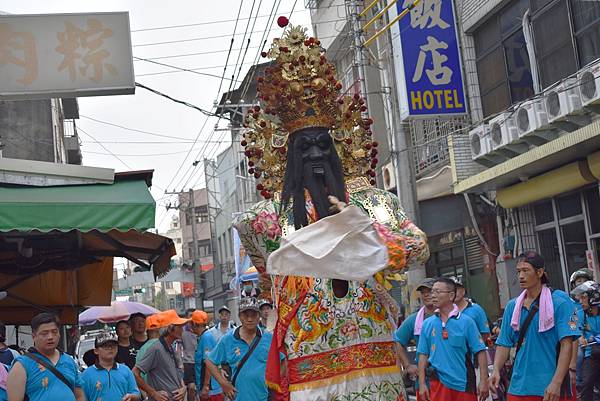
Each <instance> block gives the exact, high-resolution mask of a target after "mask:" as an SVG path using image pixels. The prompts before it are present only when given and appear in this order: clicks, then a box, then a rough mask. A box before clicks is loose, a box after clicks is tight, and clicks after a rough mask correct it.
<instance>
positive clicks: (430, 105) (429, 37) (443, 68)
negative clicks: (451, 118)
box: [396, 0, 467, 116]
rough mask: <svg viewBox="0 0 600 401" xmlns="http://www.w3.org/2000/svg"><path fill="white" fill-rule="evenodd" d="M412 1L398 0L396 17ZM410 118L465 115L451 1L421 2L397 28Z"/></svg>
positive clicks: (427, 0)
mask: <svg viewBox="0 0 600 401" xmlns="http://www.w3.org/2000/svg"><path fill="white" fill-rule="evenodd" d="M412 3H413V0H399V1H398V2H397V3H396V4H397V8H398V14H399V13H400V12H401V11H402V10H403V9H405V8H407V7H409V6H410V5H411V4H412ZM398 26H399V29H400V41H401V45H402V63H403V65H404V79H405V82H406V96H407V102H408V111H409V115H411V116H431V115H455V114H464V113H466V112H467V109H466V106H465V104H466V102H465V93H464V86H463V77H462V68H461V63H460V52H459V46H458V38H457V32H456V23H455V20H454V8H453V1H452V0H443V1H442V0H422V1H420V2H419V3H418V4H417V5H416V6H415V7H414V8H413V9H412V10H411V11H410V13H409V15H407V16H405V17H404V18H402V19H401V20H400V22H399V24H398Z"/></svg>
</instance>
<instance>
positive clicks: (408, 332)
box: [393, 312, 430, 348]
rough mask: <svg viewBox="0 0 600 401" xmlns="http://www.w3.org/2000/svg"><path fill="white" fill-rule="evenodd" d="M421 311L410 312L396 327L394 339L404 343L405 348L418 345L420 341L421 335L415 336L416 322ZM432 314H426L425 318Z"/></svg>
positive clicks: (401, 343)
mask: <svg viewBox="0 0 600 401" xmlns="http://www.w3.org/2000/svg"><path fill="white" fill-rule="evenodd" d="M418 313H419V312H415V313H412V314H410V315H409V316H408V317H407V318H406V319H405V320H404V321H403V322H402V324H401V325H400V327H398V329H396V331H395V332H394V336H393V337H394V341H395V342H397V343H399V344H400V345H402V346H403V347H404V348H406V347H408V346H409V345H415V346H416V345H417V344H418V343H419V336H415V322H416V321H417V314H418ZM429 316H430V315H427V314H426V315H425V319H427V318H428V317H429Z"/></svg>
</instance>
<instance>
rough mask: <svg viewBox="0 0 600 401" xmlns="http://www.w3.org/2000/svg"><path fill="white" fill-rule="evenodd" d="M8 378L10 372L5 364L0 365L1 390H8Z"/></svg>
mask: <svg viewBox="0 0 600 401" xmlns="http://www.w3.org/2000/svg"><path fill="white" fill-rule="evenodd" d="M7 377H8V371H7V370H6V368H5V367H4V365H3V364H1V363H0V388H2V389H4V390H6V378H7Z"/></svg>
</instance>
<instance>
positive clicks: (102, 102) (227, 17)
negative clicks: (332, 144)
mask: <svg viewBox="0 0 600 401" xmlns="http://www.w3.org/2000/svg"><path fill="white" fill-rule="evenodd" d="M277 3H278V2H277V0H262V1H261V0H255V1H253V0H244V1H243V3H241V0H219V1H213V0H203V1H190V0H188V1H180V0H170V1H157V0H144V1H142V0H137V1H128V0H85V1H81V0H0V10H1V11H4V12H7V13H11V14H44V13H65V12H68V13H75V12H102V11H103V12H106V11H128V12H129V18H130V24H131V30H132V33H131V36H132V44H133V55H134V57H140V58H146V59H150V58H152V59H155V60H154V61H156V62H160V63H165V64H170V65H174V66H177V67H181V68H186V69H199V68H201V69H200V70H198V72H200V73H207V74H213V75H217V76H218V77H211V76H206V75H200V74H195V73H190V72H175V73H164V72H169V71H176V70H174V69H173V68H169V67H164V66H160V65H155V64H151V63H148V62H145V61H135V63H134V69H135V75H136V82H139V83H142V84H144V85H146V86H148V87H151V88H154V89H157V90H159V91H161V92H163V93H165V94H168V95H170V96H172V97H175V98H177V99H181V100H185V101H187V102H189V103H191V104H194V105H196V106H198V107H201V108H203V109H207V110H213V103H214V102H215V100H217V99H219V98H220V95H221V94H222V93H223V92H226V91H227V90H228V89H229V82H230V81H229V80H227V79H226V80H223V83H222V86H221V90H220V92H219V84H220V82H221V79H220V77H221V75H222V73H223V67H224V66H225V64H226V58H227V51H228V49H229V45H230V42H231V37H232V33H233V32H234V29H235V25H236V22H235V20H236V17H237V15H238V10H240V4H241V11H240V19H239V21H238V24H237V29H236V30H235V31H236V32H237V33H238V35H236V36H235V40H234V44H233V49H234V51H232V53H231V55H230V56H229V62H228V63H227V65H228V68H227V72H226V74H225V77H226V78H230V77H231V75H232V74H233V73H234V67H235V65H236V62H237V61H238V57H239V60H240V63H241V60H242V57H243V50H244V48H245V42H246V41H247V39H246V41H244V43H242V38H243V35H244V32H245V31H246V27H247V24H248V21H249V17H250V15H252V19H251V20H250V26H249V27H248V34H250V32H251V30H252V25H253V24H254V21H255V18H254V16H256V15H258V19H257V20H256V24H255V26H254V31H253V32H252V34H251V36H250V49H249V50H248V53H247V55H246V58H245V60H244V64H243V66H242V71H241V74H240V78H239V79H240V80H241V79H242V78H243V77H244V75H245V72H246V71H247V69H248V68H249V66H250V65H251V64H252V63H253V61H254V60H255V57H256V55H257V53H258V52H259V50H258V48H257V46H259V45H261V42H260V40H261V38H262V35H263V32H264V31H265V30H268V29H269V27H268V26H267V20H268V16H269V14H270V13H271V10H272V9H273V6H275V7H277ZM294 3H296V4H295V7H294ZM253 5H254V11H253V12H252V14H251V10H252V7H253ZM259 5H260V8H258V7H259ZM293 7H294V13H293V15H292V18H291V21H292V22H293V23H294V24H302V25H304V26H307V27H308V26H309V24H310V12H308V11H307V10H306V9H305V8H304V0H297V1H294V0H281V1H280V4H279V10H278V12H277V14H276V15H277V16H279V15H286V16H288V17H289V15H290V11H291V10H292V8H293ZM257 10H258V13H257ZM190 24H198V25H193V26H187V27H175V26H178V25H190ZM200 24H201V25H200ZM271 25H272V29H271V32H270V34H269V41H268V43H270V42H271V39H272V38H274V37H278V36H279V35H280V34H281V32H282V29H281V28H279V27H278V26H277V24H276V22H275V21H274V22H273V23H272V24H271ZM162 27H171V28H168V29H153V28H162ZM209 37H214V38H209ZM246 38H247V37H246ZM157 42H171V43H163V44H156V43H157ZM173 42H175V43H173ZM240 49H242V50H240ZM190 53H205V54H197V55H190ZM206 53H208V54H206ZM240 53H241V55H240ZM182 55H185V56H182ZM168 56H179V57H168ZM158 57H161V58H160V59H156V58H158ZM162 57H168V58H162ZM238 68H239V64H238ZM155 73H160V74H156V75H146V74H155ZM235 73H236V75H237V68H235ZM236 87H237V85H236V86H233V89H235V88H236ZM79 113H80V115H81V119H80V120H79V121H78V122H77V125H78V127H79V128H80V131H79V135H80V139H81V141H82V142H83V143H82V149H81V150H82V152H83V164H84V165H87V166H98V167H110V168H114V169H115V170H117V171H124V170H144V169H154V179H153V188H152V194H153V195H154V198H155V199H156V201H157V214H156V215H157V225H158V226H157V227H158V228H159V229H160V230H161V231H164V230H166V229H167V228H168V221H169V218H167V216H166V208H165V204H166V203H168V202H169V200H170V199H169V198H165V195H164V191H165V189H168V190H169V191H173V190H174V189H176V190H181V189H182V188H183V185H184V183H186V182H187V184H186V186H185V188H184V189H186V190H187V189H188V188H189V187H190V186H193V187H194V188H199V187H201V186H202V184H203V177H202V174H201V170H202V164H201V163H200V164H198V167H197V168H195V169H192V166H191V165H192V162H193V161H194V160H195V159H196V158H197V157H198V155H201V156H200V157H198V158H199V159H202V158H203V157H209V158H214V157H215V156H216V154H217V153H218V151H219V149H222V148H223V147H224V146H225V144H226V143H227V141H228V140H229V132H228V131H216V132H214V133H213V129H214V127H215V124H216V123H217V119H216V118H209V119H208V121H206V120H207V118H206V117H205V116H204V115H202V114H201V113H200V112H198V111H196V110H193V109H190V108H187V107H185V106H183V105H179V104H177V103H174V102H172V101H169V100H168V99H165V98H163V97H160V96H157V95H155V94H153V93H150V92H148V91H146V90H144V89H140V88H137V89H136V93H135V95H129V96H104V97H85V98H80V99H79ZM91 119H95V120H100V121H104V122H108V123H111V124H116V125H120V126H123V127H127V128H131V129H135V130H141V131H148V132H152V133H157V134H161V135H169V136H175V137H179V138H181V139H171V138H164V137H158V136H152V135H148V134H144V133H140V132H135V131H131V130H127V129H123V128H119V127H115V126H111V125H108V124H104V123H100V122H97V121H93V120H91ZM203 125H204V129H203V130H202V131H201V128H202V127H203ZM226 126H227V121H225V120H221V121H219V127H221V128H225V127H226ZM199 132H201V133H200V135H199V138H198V142H197V143H196V145H194V146H193V148H192V151H191V153H190V155H189V156H188V158H187V160H186V161H185V162H184V158H185V157H186V155H187V153H188V151H189V150H190V148H191V147H192V145H193V141H194V139H195V138H196V136H197V135H198V133H199ZM86 133H88V134H89V135H91V136H93V137H94V138H95V139H96V140H97V141H98V142H100V143H101V144H102V145H99V144H98V143H95V142H94V141H93V140H92V138H91V137H90V136H88V135H86ZM211 135H212V137H211ZM209 138H210V142H207V140H208V139H209ZM126 142H129V143H126ZM139 142H142V143H139ZM144 142H145V143H144ZM148 142H157V143H148ZM102 146H104V147H105V148H106V149H105V148H103V147H102ZM107 149H108V151H107ZM109 151H110V152H112V153H114V154H115V155H116V156H117V157H115V156H113V155H111V154H110V153H109ZM139 155H142V156H139ZM118 159H121V161H120V160H118ZM182 163H183V164H182ZM180 166H182V167H181V170H180V172H179V174H177V175H176V172H177V170H178V169H179V167H180ZM186 172H187V174H185V173H186ZM167 186H168V188H167ZM169 213H173V211H171V212H169Z"/></svg>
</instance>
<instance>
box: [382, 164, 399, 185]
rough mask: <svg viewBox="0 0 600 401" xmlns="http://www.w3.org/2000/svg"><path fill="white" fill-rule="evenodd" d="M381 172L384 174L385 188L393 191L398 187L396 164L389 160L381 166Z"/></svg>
mask: <svg viewBox="0 0 600 401" xmlns="http://www.w3.org/2000/svg"><path fill="white" fill-rule="evenodd" d="M381 174H382V176H383V188H384V189H385V190H386V191H393V190H395V189H396V169H395V168H394V164H393V163H392V162H389V163H388V164H386V165H385V166H383V167H382V168H381Z"/></svg>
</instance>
